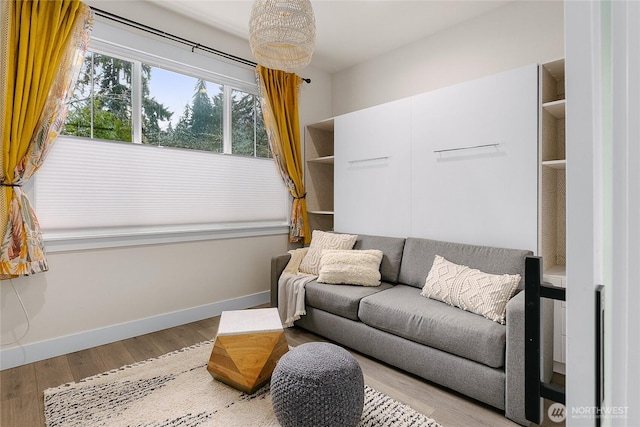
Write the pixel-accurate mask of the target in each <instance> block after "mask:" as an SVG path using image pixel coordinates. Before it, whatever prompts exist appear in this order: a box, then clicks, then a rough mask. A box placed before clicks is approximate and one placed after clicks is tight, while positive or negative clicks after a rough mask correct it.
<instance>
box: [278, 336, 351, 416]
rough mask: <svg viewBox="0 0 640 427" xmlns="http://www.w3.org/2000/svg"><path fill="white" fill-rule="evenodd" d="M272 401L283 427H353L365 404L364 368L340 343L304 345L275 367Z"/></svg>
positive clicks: (284, 357) (288, 354)
mask: <svg viewBox="0 0 640 427" xmlns="http://www.w3.org/2000/svg"><path fill="white" fill-rule="evenodd" d="M271 403H272V404H273V410H274V412H275V414H276V417H277V418H278V421H279V422H280V424H281V425H282V427H307V426H308V427H322V426H327V427H329V426H330V427H347V426H349V427H353V426H355V425H357V424H358V422H359V421H360V417H361V416H362V407H363V405H364V378H363V376H362V369H360V365H358V362H357V361H356V359H355V358H354V357H353V356H352V355H351V353H349V352H348V351H347V350H345V349H343V348H341V347H338V346H337V345H334V344H330V343H306V344H302V345H300V346H298V347H296V348H294V349H293V350H291V351H289V352H288V353H286V354H285V355H284V356H282V357H281V358H280V360H279V361H278V364H277V365H276V367H275V369H274V370H273V375H272V376H271Z"/></svg>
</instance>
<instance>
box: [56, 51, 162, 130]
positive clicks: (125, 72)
mask: <svg viewBox="0 0 640 427" xmlns="http://www.w3.org/2000/svg"><path fill="white" fill-rule="evenodd" d="M132 74H133V64H132V63H131V62H128V61H125V60H122V59H118V58H113V57H110V56H107V55H101V54H98V53H93V52H88V53H87V57H86V58H85V61H84V65H83V70H82V72H81V73H80V76H79V77H78V81H77V83H76V87H75V89H74V93H73V97H72V99H71V100H70V102H69V113H68V116H67V121H66V123H65V128H64V131H63V133H65V134H67V135H77V136H85V137H91V128H92V127H93V137H94V138H98V139H109V140H117V141H125V142H130V141H132V134H133V131H132V129H133V125H132V119H131V91H132V89H131V81H132ZM150 79H151V66H149V65H146V64H142V96H143V99H142V121H143V123H142V127H143V142H145V143H157V141H156V140H157V139H158V135H159V133H160V125H159V121H163V120H168V119H170V118H171V112H170V111H169V110H168V109H167V108H166V107H165V106H164V105H162V104H161V103H159V102H158V101H156V100H155V99H154V98H150V97H149V94H150V91H149V80H150ZM149 136H151V137H150V138H149Z"/></svg>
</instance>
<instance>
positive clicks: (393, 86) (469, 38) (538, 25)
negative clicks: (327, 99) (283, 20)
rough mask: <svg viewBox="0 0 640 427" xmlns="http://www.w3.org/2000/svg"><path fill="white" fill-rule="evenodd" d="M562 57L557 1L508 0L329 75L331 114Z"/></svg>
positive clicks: (559, 6)
mask: <svg viewBox="0 0 640 427" xmlns="http://www.w3.org/2000/svg"><path fill="white" fill-rule="evenodd" d="M398 25H399V26H401V24H398ZM563 56H564V24H563V4H562V2H561V1H557V0H556V1H517V2H513V3H510V4H507V5H506V6H503V7H501V8H498V9H495V10H493V11H491V12H488V13H486V14H484V15H481V16H479V17H477V18H474V19H472V20H469V21H466V22H463V23H461V24H459V25H457V26H454V27H452V28H449V29H447V30H444V31H442V32H440V33H437V34H435V35H433V36H431V37H428V38H426V39H423V40H420V41H417V42H415V43H413V44H410V45H408V46H406V47H404V48H401V49H397V50H396V51H394V52H391V53H389V54H386V55H383V56H381V57H378V58H376V59H373V60H371V61H368V62H365V63H363V64H360V65H356V66H354V67H352V68H349V69H347V70H344V71H341V72H338V73H336V74H334V75H333V114H334V115H340V114H344V113H347V112H351V111H355V110H359V109H362V108H366V107H370V106H373V105H378V104H382V103H385V102H389V101H393V100H396V99H401V98H406V97H408V96H411V95H415V94H418V93H423V92H427V91H429V90H433V89H436V88H440V87H445V86H450V85H453V84H456V83H460V82H463V81H468V80H472V79H475V78H479V77H484V76H488V75H492V74H496V73H499V72H501V71H506V70H510V69H513V68H518V67H520V66H524V65H529V64H534V63H541V62H546V61H548V60H551V59H557V58H561V57H563Z"/></svg>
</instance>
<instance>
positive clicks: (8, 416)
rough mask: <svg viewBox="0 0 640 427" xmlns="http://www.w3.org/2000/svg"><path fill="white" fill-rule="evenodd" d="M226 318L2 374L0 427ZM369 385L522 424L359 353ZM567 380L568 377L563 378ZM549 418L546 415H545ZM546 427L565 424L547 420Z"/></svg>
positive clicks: (425, 406) (443, 416)
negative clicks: (65, 387)
mask: <svg viewBox="0 0 640 427" xmlns="http://www.w3.org/2000/svg"><path fill="white" fill-rule="evenodd" d="M219 320H220V317H214V318H211V319H206V320H202V321H200V322H195V323H190V324H187V325H183V326H178V327H175V328H171V329H167V330H163V331H159V332H155V333H151V334H147V335H143V336H139V337H135V338H130V339H127V340H124V341H118V342H115V343H112V344H107V345H103V346H100V347H94V348H91V349H88V350H83V351H78V352H75V353H70V354H67V355H64V356H59V357H55V358H52V359H48V360H43V361H41V362H36V363H31V364H29V365H24V366H20V367H17V368H12V369H6V370H4V371H1V372H0V397H1V403H2V406H1V407H0V426H2V427H39V426H45V421H44V402H43V391H44V390H45V389H47V388H50V387H55V386H58V385H61V384H64V383H67V382H72V381H79V380H80V379H82V378H85V377H88V376H91V375H95V374H98V373H101V372H105V371H108V370H111V369H115V368H119V367H120V366H123V365H128V364H131V363H135V362H138V361H143V360H146V359H149V358H153V357H158V356H160V355H162V354H165V353H168V352H171V351H174V350H178V349H180V348H183V347H187V346H190V345H193V344H195V343H198V342H201V341H204V340H211V339H213V338H214V337H215V335H216V333H217V330H218V322H219ZM286 335H287V341H288V342H289V344H290V345H293V346H296V345H299V344H303V343H305V342H309V341H324V339H322V338H321V337H319V336H317V335H314V334H312V333H310V332H308V331H305V330H303V329H300V328H295V327H294V328H291V329H288V330H287V331H286ZM354 356H355V357H356V358H357V360H358V362H359V363H360V366H361V367H362V371H363V373H364V377H365V383H366V384H368V385H369V386H371V387H373V388H374V389H377V390H378V391H381V392H383V393H386V394H388V395H389V396H391V397H393V398H394V399H396V400H398V401H401V402H403V403H405V404H407V405H409V406H411V407H412V408H414V409H415V410H417V411H419V412H421V413H423V414H425V415H427V416H429V417H431V418H433V419H435V420H436V421H438V422H439V423H441V424H442V425H443V426H445V427H454V426H456V427H466V426H474V427H476V426H477V427H481V426H487V427H501V426H504V427H507V426H517V424H515V423H513V422H511V421H509V420H507V419H506V418H505V417H504V414H503V413H501V412H500V411H498V410H496V409H493V408H491V407H489V406H487V405H484V404H481V403H478V402H476V401H473V400H471V399H468V398H466V397H464V396H462V395H460V394H457V393H455V392H452V391H450V390H447V389H444V388H442V387H439V386H437V385H434V384H431V383H428V382H426V381H424V380H421V379H419V378H417V377H414V376H412V375H409V374H406V373H403V372H402V371H399V370H397V369H395V368H393V367H390V366H388V365H386V364H383V363H381V362H378V361H376V360H374V359H371V358H368V357H366V356H363V355H361V354H359V353H354ZM559 380H560V381H562V378H560V379H559ZM545 418H546V417H545ZM543 425H544V426H563V425H564V424H563V423H553V422H551V421H548V420H547V421H546V423H543Z"/></svg>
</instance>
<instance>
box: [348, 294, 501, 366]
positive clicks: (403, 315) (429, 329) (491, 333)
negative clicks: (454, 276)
mask: <svg viewBox="0 0 640 427" xmlns="http://www.w3.org/2000/svg"><path fill="white" fill-rule="evenodd" d="M358 317H359V318H360V320H361V321H362V322H363V323H365V324H367V325H369V326H371V327H373V328H376V329H380V330H383V331H385V332H389V333H391V334H394V335H397V336H399V337H402V338H405V339H408V340H411V341H415V342H417V343H420V344H424V345H427V346H430V347H433V348H437V349H439V350H442V351H446V352H448V353H452V354H455V355H457V356H460V357H464V358H466V359H470V360H474V361H476V362H479V363H483V364H485V365H487V366H490V367H492V368H501V367H503V366H504V357H505V345H506V339H507V332H506V331H507V330H506V327H505V326H504V325H501V324H499V323H496V322H493V321H491V320H489V319H485V318H484V317H481V316H478V315H477V314H473V313H469V312H467V311H464V310H460V309H459V308H456V307H452V306H450V305H447V304H445V303H443V302H440V301H435V300H432V299H429V298H424V297H422V296H420V289H416V288H415V287H412V286H406V285H396V286H393V287H391V288H390V289H387V290H385V291H383V292H378V293H375V294H372V295H369V296H367V297H364V298H362V300H361V301H360V309H359V310H358Z"/></svg>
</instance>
